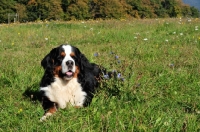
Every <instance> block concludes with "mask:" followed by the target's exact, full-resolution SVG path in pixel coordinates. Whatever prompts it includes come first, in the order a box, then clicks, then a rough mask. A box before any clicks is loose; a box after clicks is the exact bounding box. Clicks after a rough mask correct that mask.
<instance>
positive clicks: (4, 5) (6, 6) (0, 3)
mask: <svg viewBox="0 0 200 132" xmlns="http://www.w3.org/2000/svg"><path fill="white" fill-rule="evenodd" d="M9 13H16V10H15V1H14V0H9V1H7V0H0V23H5V22H7V20H8V14H9Z"/></svg>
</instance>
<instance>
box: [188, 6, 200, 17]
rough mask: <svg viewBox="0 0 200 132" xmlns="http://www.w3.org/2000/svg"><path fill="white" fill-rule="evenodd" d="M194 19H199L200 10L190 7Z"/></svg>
mask: <svg viewBox="0 0 200 132" xmlns="http://www.w3.org/2000/svg"><path fill="white" fill-rule="evenodd" d="M190 10H191V13H192V17H195V18H198V17H199V10H198V9H197V8H195V7H194V6H192V7H190Z"/></svg>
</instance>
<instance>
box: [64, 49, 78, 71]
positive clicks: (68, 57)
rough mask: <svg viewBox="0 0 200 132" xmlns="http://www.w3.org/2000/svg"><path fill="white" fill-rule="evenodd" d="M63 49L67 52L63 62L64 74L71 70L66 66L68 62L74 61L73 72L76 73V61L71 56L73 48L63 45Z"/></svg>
mask: <svg viewBox="0 0 200 132" xmlns="http://www.w3.org/2000/svg"><path fill="white" fill-rule="evenodd" d="M62 48H63V49H64V50H65V57H64V59H63V61H62V64H61V66H62V73H63V74H65V73H66V72H67V71H68V70H69V69H68V67H67V65H66V62H67V61H69V60H71V61H73V63H74V65H73V68H72V72H75V70H76V68H75V61H74V59H73V58H72V57H71V56H70V54H71V53H72V47H71V46H70V45H63V46H62Z"/></svg>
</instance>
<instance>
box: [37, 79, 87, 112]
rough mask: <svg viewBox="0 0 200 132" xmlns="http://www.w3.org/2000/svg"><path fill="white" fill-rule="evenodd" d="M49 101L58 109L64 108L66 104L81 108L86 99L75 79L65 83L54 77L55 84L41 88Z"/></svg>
mask: <svg viewBox="0 0 200 132" xmlns="http://www.w3.org/2000/svg"><path fill="white" fill-rule="evenodd" d="M40 90H42V91H45V95H46V96H47V97H48V98H49V99H50V101H52V102H55V103H57V104H58V106H59V107H60V108H62V109H63V108H65V107H66V106H67V104H69V103H70V104H71V105H72V106H79V107H82V106H83V103H84V101H85V98H86V95H87V94H86V93H85V92H84V91H83V90H82V87H81V85H80V83H78V80H77V78H73V79H71V80H69V81H65V80H63V79H61V78H58V77H55V82H53V83H51V85H49V86H47V87H41V88H40Z"/></svg>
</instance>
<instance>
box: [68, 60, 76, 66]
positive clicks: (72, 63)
mask: <svg viewBox="0 0 200 132" xmlns="http://www.w3.org/2000/svg"><path fill="white" fill-rule="evenodd" d="M66 65H67V66H73V65H74V62H73V61H72V60H68V61H67V62H66Z"/></svg>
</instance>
